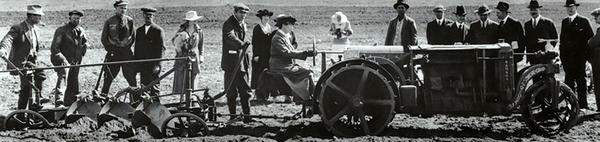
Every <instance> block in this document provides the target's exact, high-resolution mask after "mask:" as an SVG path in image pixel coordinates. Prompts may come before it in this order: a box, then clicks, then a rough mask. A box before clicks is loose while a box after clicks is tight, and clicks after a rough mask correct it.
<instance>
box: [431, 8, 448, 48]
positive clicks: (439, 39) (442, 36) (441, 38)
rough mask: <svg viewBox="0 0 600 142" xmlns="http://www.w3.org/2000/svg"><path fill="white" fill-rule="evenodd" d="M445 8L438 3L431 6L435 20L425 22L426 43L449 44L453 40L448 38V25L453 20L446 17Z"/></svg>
mask: <svg viewBox="0 0 600 142" xmlns="http://www.w3.org/2000/svg"><path fill="white" fill-rule="evenodd" d="M445 12H446V8H444V6H442V5H438V6H436V7H435V8H433V13H434V14H435V20H433V21H431V22H429V23H427V43H428V44H431V45H451V44H453V43H454V42H453V41H452V38H449V37H450V36H449V33H450V26H451V24H452V23H454V21H452V20H449V19H446V18H445V17H444V14H445Z"/></svg>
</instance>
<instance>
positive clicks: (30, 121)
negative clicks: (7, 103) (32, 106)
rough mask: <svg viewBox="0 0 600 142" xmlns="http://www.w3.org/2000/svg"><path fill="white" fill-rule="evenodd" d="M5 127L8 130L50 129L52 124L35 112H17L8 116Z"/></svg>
mask: <svg viewBox="0 0 600 142" xmlns="http://www.w3.org/2000/svg"><path fill="white" fill-rule="evenodd" d="M4 127H5V129H6V130H28V129H43V128H48V127H50V123H49V122H48V120H46V118H44V116H42V115H40V114H39V113H37V112H35V111H31V110H17V111H14V112H11V113H10V114H8V116H7V117H6V119H5V120H4Z"/></svg>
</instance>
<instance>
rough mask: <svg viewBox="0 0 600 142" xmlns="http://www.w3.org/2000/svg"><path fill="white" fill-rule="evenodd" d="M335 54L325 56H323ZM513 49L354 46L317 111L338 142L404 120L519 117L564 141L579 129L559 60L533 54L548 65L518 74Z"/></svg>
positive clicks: (333, 72) (328, 76) (332, 72)
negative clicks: (437, 116) (563, 135)
mask: <svg viewBox="0 0 600 142" xmlns="http://www.w3.org/2000/svg"><path fill="white" fill-rule="evenodd" d="M327 53H328V52H322V54H323V56H325V54H327ZM515 54H516V55H525V53H513V50H512V48H511V45H509V44H507V43H499V44H489V45H420V46H411V47H406V48H404V47H402V46H349V47H348V48H346V49H345V50H344V51H343V56H344V60H342V61H339V62H337V63H335V64H334V65H333V66H331V67H329V68H328V69H327V70H326V71H324V72H323V73H322V76H321V77H320V78H319V80H318V82H317V83H316V87H315V90H314V94H313V95H314V96H313V98H315V100H314V103H315V106H316V109H318V110H319V111H318V113H320V116H321V119H322V121H323V123H324V124H325V126H326V127H327V129H328V130H329V131H331V132H332V133H333V134H335V135H340V136H350V137H352V136H361V135H377V134H379V133H381V132H382V131H383V130H384V129H385V128H386V127H387V126H388V124H389V123H390V122H391V121H392V119H393V118H394V115H395V114H397V113H407V114H413V115H432V114H448V115H462V116H481V115H510V114H513V113H515V112H517V113H518V112H519V110H520V113H521V115H522V117H523V120H525V123H526V124H527V125H528V126H529V128H530V129H531V130H532V131H533V132H539V133H542V134H556V133H558V132H563V131H567V130H569V129H570V128H571V127H572V126H574V125H575V123H576V122H577V121H578V119H579V116H578V113H579V108H578V104H577V101H576V100H577V99H576V97H575V95H574V93H573V91H572V90H571V89H569V87H567V86H566V85H565V84H564V83H562V82H560V81H558V80H557V79H556V78H555V76H554V75H555V74H556V73H558V72H559V66H558V65H557V64H556V63H554V62H553V61H554V59H555V58H556V57H557V54H556V53H554V52H540V53H527V55H530V56H531V55H534V56H536V57H538V58H539V59H544V60H545V62H544V64H537V65H532V66H529V67H526V68H524V69H522V70H521V71H520V72H516V70H515V69H514V61H513V56H515Z"/></svg>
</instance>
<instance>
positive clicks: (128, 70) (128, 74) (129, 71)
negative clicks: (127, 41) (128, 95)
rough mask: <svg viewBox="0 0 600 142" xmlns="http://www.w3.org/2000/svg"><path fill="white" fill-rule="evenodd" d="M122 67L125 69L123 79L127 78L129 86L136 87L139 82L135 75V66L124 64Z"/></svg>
mask: <svg viewBox="0 0 600 142" xmlns="http://www.w3.org/2000/svg"><path fill="white" fill-rule="evenodd" d="M122 67H123V77H125V80H126V81H127V84H129V86H131V87H136V86H137V81H136V78H135V75H136V70H135V65H134V64H123V65H122Z"/></svg>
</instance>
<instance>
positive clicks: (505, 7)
mask: <svg viewBox="0 0 600 142" xmlns="http://www.w3.org/2000/svg"><path fill="white" fill-rule="evenodd" d="M509 8H510V5H508V3H506V2H502V1H501V2H498V5H496V9H498V10H500V11H506V12H508V9H509Z"/></svg>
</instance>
